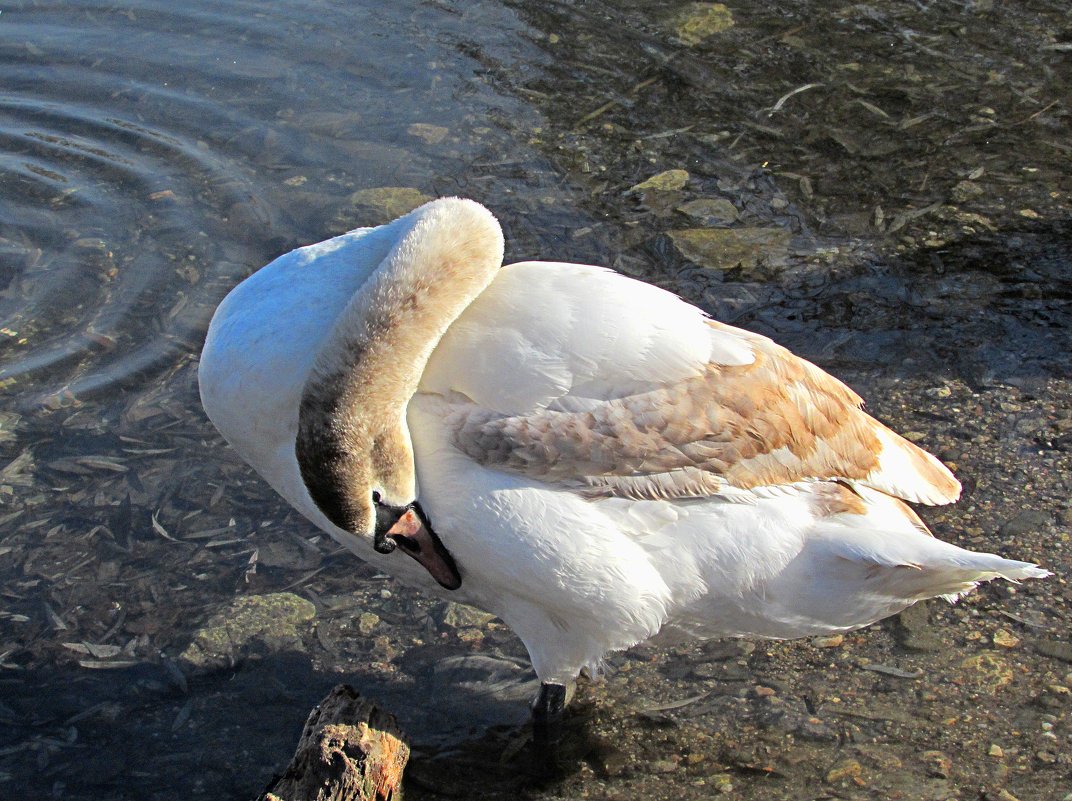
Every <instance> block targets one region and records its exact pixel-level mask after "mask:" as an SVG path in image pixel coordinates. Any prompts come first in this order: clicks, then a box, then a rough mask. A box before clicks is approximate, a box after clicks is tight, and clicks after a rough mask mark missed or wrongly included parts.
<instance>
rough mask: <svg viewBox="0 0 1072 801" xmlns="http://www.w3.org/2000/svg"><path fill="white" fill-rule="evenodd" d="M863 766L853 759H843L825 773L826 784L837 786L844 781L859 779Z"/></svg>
mask: <svg viewBox="0 0 1072 801" xmlns="http://www.w3.org/2000/svg"><path fill="white" fill-rule="evenodd" d="M861 773H863V766H862V765H860V763H859V762H857V761H856V760H855V759H844V760H842V761H841V762H838V763H837V764H836V765H834V767H832V768H831V769H830V770H828V771H827V772H826V782H827V784H837V783H838V782H841V781H844V780H845V779H856V778H859V776H860V774H861Z"/></svg>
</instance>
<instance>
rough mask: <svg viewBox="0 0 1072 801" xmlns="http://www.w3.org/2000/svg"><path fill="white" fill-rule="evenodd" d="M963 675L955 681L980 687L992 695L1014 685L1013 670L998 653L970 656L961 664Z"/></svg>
mask: <svg viewBox="0 0 1072 801" xmlns="http://www.w3.org/2000/svg"><path fill="white" fill-rule="evenodd" d="M960 668H961V671H962V672H961V674H960V675H958V676H957V677H956V678H955V679H954V681H955V682H956V683H968V684H972V685H975V686H977V687H980V688H981V689H983V690H985V691H987V692H989V693H990V694H991V695H994V694H997V692H998V691H999V690H1001V689H1002V688H1003V687H1007V686H1008V685H1009V684H1011V683H1012V679H1013V670H1012V667H1011V666H1010V665H1009V663H1008V662H1007V661H1006V660H1005V658H1004V657H1002V656H999V655H998V654H996V653H989V652H987V653H981V654H976V655H975V656H969V657H968V658H967V659H965V660H964V661H962V662H961V663H960Z"/></svg>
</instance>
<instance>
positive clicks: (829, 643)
mask: <svg viewBox="0 0 1072 801" xmlns="http://www.w3.org/2000/svg"><path fill="white" fill-rule="evenodd" d="M843 642H845V635H843V634H831V635H830V636H829V637H814V638H813V639H812V641H811V644H812V645H814V646H815V647H816V648H837V647H839V646H840V645H841V644H842V643H843Z"/></svg>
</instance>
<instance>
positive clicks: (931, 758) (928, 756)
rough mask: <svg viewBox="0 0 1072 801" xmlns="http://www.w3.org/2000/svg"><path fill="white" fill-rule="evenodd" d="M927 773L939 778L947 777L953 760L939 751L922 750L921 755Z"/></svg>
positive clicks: (951, 768)
mask: <svg viewBox="0 0 1072 801" xmlns="http://www.w3.org/2000/svg"><path fill="white" fill-rule="evenodd" d="M921 756H922V759H923V762H924V764H926V765H927V768H928V771H927V772H928V773H929V774H930V775H931V776H935V777H937V778H939V779H948V778H949V774H950V772H951V771H952V770H953V760H952V759H950V758H949V757H948V756H947V755H946V754H943V753H942V752H941V751H924V752H923V754H922V755H921Z"/></svg>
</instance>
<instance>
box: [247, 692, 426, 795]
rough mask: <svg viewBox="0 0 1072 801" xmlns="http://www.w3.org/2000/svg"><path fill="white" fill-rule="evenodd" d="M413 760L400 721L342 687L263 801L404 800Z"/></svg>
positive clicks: (311, 722) (315, 717) (309, 725)
mask: <svg viewBox="0 0 1072 801" xmlns="http://www.w3.org/2000/svg"><path fill="white" fill-rule="evenodd" d="M407 761H409V746H408V745H406V743H405V742H404V741H403V739H402V733H401V732H400V731H399V730H398V724H397V722H396V721H395V719H394V716H393V715H391V714H389V713H387V712H384V711H382V710H380V709H379V708H378V707H377V706H376V705H375V704H374V703H373V702H372V701H369V700H367V699H365V698H362V697H361V696H360V695H358V693H357V692H356V691H355V690H354V689H353V688H352V687H349V686H348V685H345V684H339V685H338V686H336V687H335V689H333V690H332V691H331V692H330V693H328V694H327V696H326V697H325V698H324V700H322V701H321V702H320V703H319V704H317V705H316V707H315V708H314V709H313V711H312V712H311V713H310V714H309V719H308V720H307V721H306V722H305V728H304V729H303V730H302V735H301V739H300V740H299V741H298V749H297V751H296V752H295V754H294V758H293V759H292V760H291V761H290V765H288V766H287V769H286V770H285V771H284V772H283V775H281V776H276V777H275V778H274V779H273V780H272V782H271V784H269V785H268V788H267V789H266V790H265V791H264V792H263V793H262V794H261V795H260V796H259V797H258V799H257V801H400V799H401V797H402V771H403V770H404V769H405V767H406V762H407Z"/></svg>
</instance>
